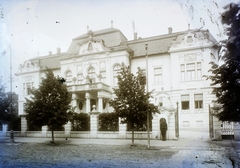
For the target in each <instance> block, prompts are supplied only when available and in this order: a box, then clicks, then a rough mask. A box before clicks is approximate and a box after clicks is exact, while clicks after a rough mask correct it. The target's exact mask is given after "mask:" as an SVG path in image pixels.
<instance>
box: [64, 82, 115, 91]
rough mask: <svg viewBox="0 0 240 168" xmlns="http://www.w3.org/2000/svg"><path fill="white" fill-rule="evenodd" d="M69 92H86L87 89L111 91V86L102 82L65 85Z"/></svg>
mask: <svg viewBox="0 0 240 168" xmlns="http://www.w3.org/2000/svg"><path fill="white" fill-rule="evenodd" d="M67 89H68V91H69V92H87V91H101V90H102V91H107V92H111V87H110V86H108V85H106V84H104V83H102V82H98V83H87V84H71V85H68V86H67Z"/></svg>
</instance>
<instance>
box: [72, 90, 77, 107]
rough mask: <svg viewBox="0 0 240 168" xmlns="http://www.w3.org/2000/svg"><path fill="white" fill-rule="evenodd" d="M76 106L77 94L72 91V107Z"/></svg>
mask: <svg viewBox="0 0 240 168" xmlns="http://www.w3.org/2000/svg"><path fill="white" fill-rule="evenodd" d="M76 106H77V95H76V93H72V107H76Z"/></svg>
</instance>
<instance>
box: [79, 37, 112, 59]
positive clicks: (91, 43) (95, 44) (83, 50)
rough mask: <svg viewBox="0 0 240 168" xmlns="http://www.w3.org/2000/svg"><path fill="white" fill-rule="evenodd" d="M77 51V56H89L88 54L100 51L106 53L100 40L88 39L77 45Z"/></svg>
mask: <svg viewBox="0 0 240 168" xmlns="http://www.w3.org/2000/svg"><path fill="white" fill-rule="evenodd" d="M78 46H79V50H78V54H79V55H81V54H89V53H96V52H101V51H108V50H109V49H107V48H106V47H105V46H104V44H103V41H102V40H101V39H97V38H93V37H91V36H90V37H89V38H88V39H86V40H84V41H82V42H80V43H78Z"/></svg>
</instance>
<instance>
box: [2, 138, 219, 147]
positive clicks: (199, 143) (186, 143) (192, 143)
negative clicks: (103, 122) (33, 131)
mask: <svg viewBox="0 0 240 168" xmlns="http://www.w3.org/2000/svg"><path fill="white" fill-rule="evenodd" d="M51 140H52V139H51V138H31V137H14V141H15V142H16V143H24V142H36V143H45V142H50V141H51ZM54 140H55V141H56V142H64V143H67V144H75V145H77V144H88V145H89V144H100V145H131V144H132V140H131V139H91V138H90V139H88V138H68V139H67V140H66V139H65V138H54ZM0 142H10V137H0ZM209 142H211V141H206V140H194V139H179V140H167V141H161V140H150V147H170V148H177V149H181V148H200V147H202V148H219V147H218V146H217V145H214V144H212V143H209ZM134 144H135V145H146V146H147V145H148V141H147V139H144V140H139V139H135V140H134ZM219 149H220V148H219Z"/></svg>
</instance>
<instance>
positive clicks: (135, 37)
mask: <svg viewBox="0 0 240 168" xmlns="http://www.w3.org/2000/svg"><path fill="white" fill-rule="evenodd" d="M133 35H134V40H137V32H134V33H133Z"/></svg>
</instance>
